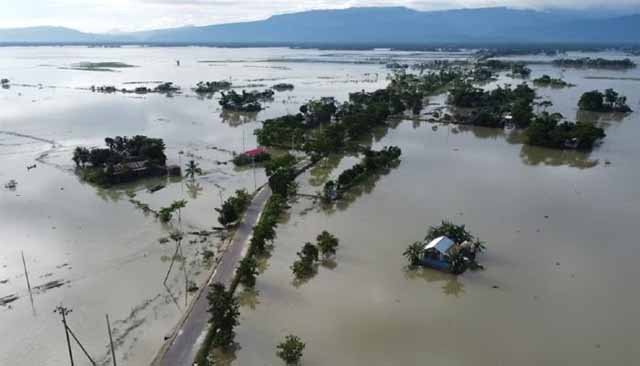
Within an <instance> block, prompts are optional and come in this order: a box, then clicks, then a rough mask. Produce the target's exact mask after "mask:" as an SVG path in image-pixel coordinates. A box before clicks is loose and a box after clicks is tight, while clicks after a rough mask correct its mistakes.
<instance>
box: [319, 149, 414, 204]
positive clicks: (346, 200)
mask: <svg viewBox="0 0 640 366" xmlns="http://www.w3.org/2000/svg"><path fill="white" fill-rule="evenodd" d="M401 162H402V160H398V161H396V162H394V163H392V165H391V166H390V167H389V168H388V169H386V170H383V171H381V172H380V173H378V174H375V175H371V176H369V177H367V178H366V179H365V180H364V181H363V182H362V183H360V184H357V185H355V186H353V187H351V188H350V189H349V190H347V191H346V192H344V194H343V195H342V197H341V198H340V199H339V200H338V201H336V202H335V207H336V208H337V209H338V210H340V211H344V210H346V209H348V208H349V206H351V204H352V203H354V202H355V201H356V200H357V199H358V198H360V197H361V196H362V195H364V194H370V193H371V192H373V189H374V188H375V187H376V183H378V181H379V180H380V178H382V177H383V176H385V175H387V174H389V173H390V172H391V171H392V170H393V169H395V168H397V167H398V166H400V164H401ZM324 206H328V207H325V209H326V208H332V207H331V206H333V205H326V204H325V205H324ZM325 212H327V213H328V214H330V213H331V210H325Z"/></svg>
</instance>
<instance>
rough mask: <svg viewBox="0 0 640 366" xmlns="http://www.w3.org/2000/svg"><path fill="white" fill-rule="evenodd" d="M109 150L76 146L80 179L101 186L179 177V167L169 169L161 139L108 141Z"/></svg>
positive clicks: (133, 138)
mask: <svg viewBox="0 0 640 366" xmlns="http://www.w3.org/2000/svg"><path fill="white" fill-rule="evenodd" d="M105 144H106V146H107V148H86V147H82V146H78V147H76V149H75V150H74V152H73V158H72V160H73V162H74V163H75V165H76V169H77V171H78V173H79V175H80V177H81V178H82V179H83V180H85V181H87V182H90V183H95V184H98V185H102V186H109V185H112V184H117V183H123V182H129V181H132V180H135V179H138V178H144V177H151V176H162V175H166V174H171V175H180V174H181V173H180V167H176V166H171V167H167V165H166V162H167V157H166V155H165V153H164V150H165V145H164V141H162V139H157V138H150V137H147V136H141V135H138V136H133V137H131V138H129V137H126V136H125V137H121V136H116V137H114V138H110V137H107V138H105Z"/></svg>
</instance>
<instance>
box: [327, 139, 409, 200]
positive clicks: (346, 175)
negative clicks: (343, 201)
mask: <svg viewBox="0 0 640 366" xmlns="http://www.w3.org/2000/svg"><path fill="white" fill-rule="evenodd" d="M401 155H402V150H400V148H399V147H396V146H391V147H385V148H383V149H382V150H380V151H374V150H371V149H367V150H365V152H364V158H363V159H362V162H360V163H358V164H356V165H354V166H353V167H351V168H350V169H347V170H345V171H343V172H342V173H341V174H340V175H339V176H338V179H337V181H333V180H330V181H328V182H327V183H326V184H325V185H324V189H323V199H324V200H325V201H326V202H330V201H333V200H335V199H337V198H340V196H341V195H342V193H343V192H344V191H346V190H347V189H349V188H350V187H352V186H353V185H355V184H357V183H358V182H360V181H362V180H363V179H365V178H366V177H368V176H371V175H373V174H377V173H379V172H380V171H381V170H383V169H388V168H390V167H391V166H392V165H393V164H394V163H396V162H398V159H399V158H400V156H401Z"/></svg>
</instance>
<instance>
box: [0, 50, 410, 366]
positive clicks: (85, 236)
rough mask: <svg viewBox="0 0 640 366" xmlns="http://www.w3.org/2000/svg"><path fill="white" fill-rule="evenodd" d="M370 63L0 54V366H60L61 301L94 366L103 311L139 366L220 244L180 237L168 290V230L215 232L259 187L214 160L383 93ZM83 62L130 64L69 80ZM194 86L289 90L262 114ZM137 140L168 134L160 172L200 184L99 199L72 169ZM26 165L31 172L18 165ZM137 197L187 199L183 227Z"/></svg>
mask: <svg viewBox="0 0 640 366" xmlns="http://www.w3.org/2000/svg"><path fill="white" fill-rule="evenodd" d="M371 57H374V58H376V59H378V58H384V59H386V58H387V57H388V55H387V54H385V53H382V52H363V53H347V52H342V53H338V54H335V55H329V54H326V53H325V52H320V51H313V50H309V51H292V50H288V49H240V50H232V49H215V48H142V47H125V48H119V49H100V48H86V47H34V48H0V75H1V76H0V78H8V79H9V80H10V82H11V85H10V87H8V88H1V89H0V111H1V112H0V183H1V184H0V243H1V245H2V251H0V301H2V303H3V304H2V305H0V325H1V327H0V365H9V364H10V365H14V366H26V365H29V366H30V365H51V366H57V365H66V364H68V362H69V361H68V354H67V350H66V344H65V338H64V329H63V327H62V324H61V323H60V317H59V315H57V314H54V313H53V310H54V308H55V307H56V306H58V305H60V304H62V305H64V306H66V307H68V308H70V309H72V310H73V312H72V313H71V314H70V315H69V317H68V322H69V327H70V328H71V329H72V331H73V332H74V334H76V335H77V336H78V338H79V340H80V341H81V342H82V344H83V345H84V346H85V348H86V349H87V350H88V352H89V353H90V355H91V356H92V357H93V358H94V359H95V360H96V361H97V362H98V363H99V364H110V357H109V353H108V337H107V329H106V322H105V314H107V313H108V314H109V316H110V319H111V322H112V325H113V328H114V338H115V343H116V354H117V357H118V358H119V361H120V362H118V364H126V365H146V364H148V363H149V362H150V361H151V359H152V358H153V356H154V355H155V353H156V352H157V350H158V349H159V348H160V346H161V344H162V342H163V338H164V337H165V336H166V335H168V334H169V333H170V332H171V330H172V328H173V327H174V326H175V325H176V324H177V323H178V320H179V319H180V317H181V316H182V315H183V313H184V312H185V309H186V305H187V304H188V302H189V301H190V299H191V296H192V295H190V294H187V292H186V291H185V289H186V287H191V284H192V283H194V284H197V285H201V284H202V283H203V282H204V281H205V280H206V279H207V278H208V275H209V273H210V271H211V269H212V265H213V261H214V260H209V261H207V260H205V258H204V255H203V254H204V253H205V252H207V251H211V252H213V253H214V254H218V253H219V249H221V248H223V247H221V246H222V244H223V242H222V240H221V239H220V238H218V237H217V236H210V237H208V238H201V237H199V236H196V235H187V236H186V237H185V239H184V241H183V243H182V246H181V249H182V250H181V251H178V254H177V256H176V259H177V260H176V263H175V264H174V265H173V267H172V270H171V273H170V274H169V276H168V280H167V286H164V285H163V279H164V278H165V275H166V273H167V271H168V270H169V268H170V266H171V259H172V258H174V253H175V252H176V244H175V243H174V242H172V241H169V242H167V243H164V244H163V243H161V242H159V239H161V238H166V237H167V236H168V235H169V233H170V232H171V231H173V230H176V229H180V230H182V231H184V232H196V231H200V230H211V228H212V227H214V226H218V223H217V213H216V212H215V211H214V208H215V207H219V206H220V200H221V197H222V199H226V198H227V197H228V196H229V195H231V194H233V192H234V191H235V190H236V189H241V188H245V189H247V190H249V191H253V190H254V189H255V188H256V187H258V186H260V185H262V184H264V183H265V181H266V178H265V175H264V172H263V169H255V171H254V170H253V169H236V168H234V167H233V164H226V165H225V164H219V163H218V162H219V161H228V160H229V159H230V158H231V157H232V155H231V152H233V151H235V152H242V151H244V150H248V149H251V148H254V147H255V146H256V141H255V136H254V135H253V130H254V129H255V128H256V127H258V126H259V121H261V120H264V119H265V118H271V117H276V116H279V115H282V114H285V113H288V112H292V113H293V112H297V110H298V108H299V106H300V105H301V104H302V103H304V102H305V101H306V100H307V99H309V98H312V97H320V96H336V97H339V98H341V99H345V98H346V97H347V96H348V93H349V92H351V91H354V90H361V89H367V90H374V89H378V88H380V87H383V86H384V85H385V84H386V79H385V75H386V71H385V69H384V67H383V66H382V65H381V64H380V62H381V61H379V60H378V61H376V62H374V61H372V60H369V61H367V59H369V58H371ZM406 57H415V55H413V56H412V54H407V55H406ZM288 59H290V60H289V61H287V60H288ZM307 59H311V60H307ZM176 60H180V66H179V67H178V66H177V64H176ZM268 60H272V61H270V62H267V61H268ZM304 60H307V61H304ZM313 60H317V61H313ZM325 60H330V61H331V60H333V61H339V62H336V63H328V62H325ZM201 61H209V62H201ZM365 61H366V62H365ZM79 62H125V63H127V64H130V65H134V66H135V67H132V68H114V69H112V71H85V70H75V69H72V67H73V65H74V64H76V63H79ZM356 62H358V63H359V64H356ZM201 80H205V81H213V80H231V81H232V82H233V83H234V84H235V85H237V86H245V87H246V88H247V89H265V88H268V87H270V86H271V85H273V84H276V83H280V82H288V83H292V84H294V85H295V90H294V91H292V92H283V93H277V94H276V97H275V100H274V101H273V102H270V103H267V104H266V107H267V109H266V110H264V111H262V112H260V113H257V114H256V113H254V114H233V113H222V111H221V109H220V107H219V105H218V102H217V101H218V96H217V95H216V96H214V97H212V98H210V97H198V96H196V95H195V94H194V93H193V92H192V91H191V88H192V87H194V86H195V84H196V83H197V82H198V81H201ZM158 81H172V82H175V83H176V84H177V85H179V86H181V87H182V92H181V93H178V94H175V95H172V96H164V95H158V94H149V95H136V94H121V93H117V94H101V93H92V92H91V91H89V90H87V89H88V88H89V87H90V86H92V85H96V86H100V85H115V86H117V87H118V88H121V87H126V88H130V89H132V88H135V87H137V86H149V87H153V86H155V85H157V82H158ZM258 84H259V85H258ZM135 134H144V135H148V136H152V137H160V138H163V139H164V140H165V143H166V145H167V155H168V158H169V163H175V164H180V165H182V166H184V165H185V164H186V162H188V161H189V160H192V159H193V160H196V161H197V162H198V163H199V164H200V166H201V167H202V169H203V170H204V175H202V176H198V177H196V179H194V180H191V179H185V180H182V181H180V180H178V181H175V180H174V181H167V180H165V179H150V180H147V181H143V182H139V183H136V184H130V185H125V186H118V187H114V188H111V189H98V188H96V187H94V186H91V185H89V184H85V183H83V182H81V181H79V179H78V178H77V177H76V176H75V174H74V173H73V163H72V162H71V160H70V158H71V154H72V151H73V149H74V148H75V147H76V146H78V145H88V146H100V145H103V141H104V138H105V137H108V136H115V135H121V136H124V135H127V136H131V135H135ZM34 164H35V166H36V167H35V168H34V169H30V170H28V169H27V166H32V165H34ZM9 180H15V181H17V187H16V188H15V190H11V189H6V188H4V186H5V184H6V183H7V182H8V181H9ZM159 184H161V185H165V188H163V189H161V190H159V191H157V192H155V193H150V191H149V188H153V187H155V186H157V185H159ZM132 199H133V200H135V201H139V202H142V203H145V204H148V205H149V206H150V207H151V208H152V209H156V210H157V209H159V208H160V207H164V206H168V205H170V204H171V203H172V202H173V201H175V200H180V199H184V200H186V201H187V202H188V203H187V207H186V208H185V209H183V210H181V212H180V215H179V216H180V217H179V220H178V217H174V220H172V222H171V223H170V224H169V225H162V224H160V223H159V222H158V221H157V220H156V219H155V218H154V217H153V216H152V215H145V214H144V212H143V211H142V210H140V209H138V208H136V206H135V205H134V204H133V203H132V202H131V200H132ZM21 253H24V257H25V262H26V266H27V268H28V272H29V280H30V283H31V286H32V288H33V291H32V300H31V297H30V296H29V291H28V289H27V282H26V278H25V276H24V269H23V263H22V259H21ZM183 264H184V265H183ZM15 297H17V300H14V301H12V302H8V301H7V299H9V298H15ZM5 301H6V303H5ZM73 347H74V348H73V349H74V356H75V361H76V364H79V365H85V364H86V365H88V364H89V362H88V360H87V359H86V358H85V357H84V355H83V354H82V351H81V350H80V348H78V347H77V346H76V345H74V346H73Z"/></svg>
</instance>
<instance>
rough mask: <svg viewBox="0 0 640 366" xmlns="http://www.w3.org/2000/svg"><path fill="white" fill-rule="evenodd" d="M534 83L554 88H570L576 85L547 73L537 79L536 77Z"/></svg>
mask: <svg viewBox="0 0 640 366" xmlns="http://www.w3.org/2000/svg"><path fill="white" fill-rule="evenodd" d="M533 83H534V84H535V85H537V86H549V87H552V88H569V87H573V86H575V85H573V84H570V83H567V82H566V81H564V80H562V79H555V78H552V77H551V76H549V75H546V74H545V75H542V76H541V77H539V78H537V79H534V80H533Z"/></svg>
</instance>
